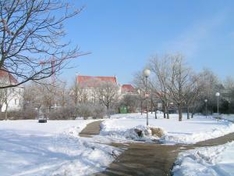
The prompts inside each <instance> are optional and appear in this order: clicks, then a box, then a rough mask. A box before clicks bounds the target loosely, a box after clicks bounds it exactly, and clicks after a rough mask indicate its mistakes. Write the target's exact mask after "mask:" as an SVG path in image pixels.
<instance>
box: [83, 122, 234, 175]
mask: <svg viewBox="0 0 234 176" xmlns="http://www.w3.org/2000/svg"><path fill="white" fill-rule="evenodd" d="M100 123H101V121H96V122H93V123H90V124H88V125H87V127H86V128H85V129H84V130H83V131H82V132H81V133H80V135H81V136H84V137H88V136H90V135H95V134H99V131H100ZM233 140H234V133H231V134H228V135H225V136H222V137H219V138H216V139H210V140H207V141H203V142H198V143H197V144H194V145H161V144H156V143H155V144H152V143H127V144H117V143H113V144H112V145H113V146H116V147H119V148H122V149H125V151H124V152H123V153H122V154H121V155H120V156H119V157H118V158H117V159H116V160H115V161H114V162H113V163H111V164H110V165H109V167H108V168H107V169H106V170H105V171H103V172H102V173H96V174H94V176H170V175H171V173H170V170H171V168H172V166H173V163H174V162H175V160H176V157H177V155H178V153H179V152H181V151H183V150H188V149H193V148H196V147H204V146H215V145H221V144H225V143H227V142H230V141H233Z"/></svg>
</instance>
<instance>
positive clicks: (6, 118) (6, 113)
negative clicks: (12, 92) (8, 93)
mask: <svg viewBox="0 0 234 176" xmlns="http://www.w3.org/2000/svg"><path fill="white" fill-rule="evenodd" d="M7 109H8V103H6V110H5V113H4V114H5V120H8V110H7Z"/></svg>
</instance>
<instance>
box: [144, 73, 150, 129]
mask: <svg viewBox="0 0 234 176" xmlns="http://www.w3.org/2000/svg"><path fill="white" fill-rule="evenodd" d="M143 74H144V76H145V92H146V93H145V97H146V126H148V125H149V120H148V119H149V116H148V96H149V95H148V90H147V89H148V85H147V84H148V77H149V75H150V70H149V69H145V70H144V71H143Z"/></svg>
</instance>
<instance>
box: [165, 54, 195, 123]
mask: <svg viewBox="0 0 234 176" xmlns="http://www.w3.org/2000/svg"><path fill="white" fill-rule="evenodd" d="M169 68H170V69H169V70H170V75H169V79H168V82H167V87H168V90H169V92H170V94H171V98H172V99H173V101H174V102H175V103H176V105H177V108H178V113H179V121H182V110H183V107H184V105H185V90H186V87H188V86H189V85H190V84H191V82H190V79H189V78H190V74H191V68H189V67H188V66H187V65H186V64H185V62H184V57H183V56H182V55H181V54H176V55H171V56H170V65H169Z"/></svg>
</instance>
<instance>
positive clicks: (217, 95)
mask: <svg viewBox="0 0 234 176" xmlns="http://www.w3.org/2000/svg"><path fill="white" fill-rule="evenodd" d="M215 95H216V97H217V114H219V96H220V93H219V92H216V94H215Z"/></svg>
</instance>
